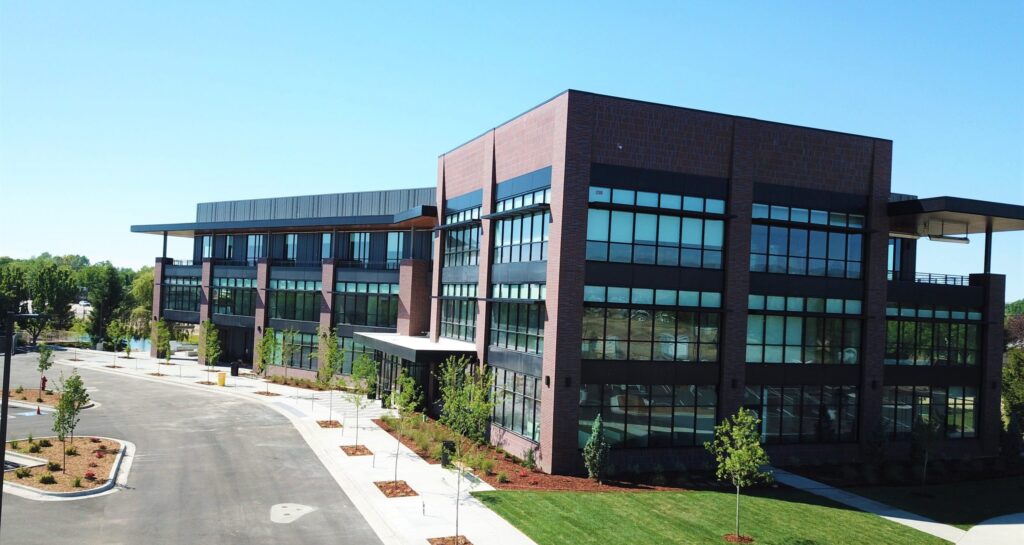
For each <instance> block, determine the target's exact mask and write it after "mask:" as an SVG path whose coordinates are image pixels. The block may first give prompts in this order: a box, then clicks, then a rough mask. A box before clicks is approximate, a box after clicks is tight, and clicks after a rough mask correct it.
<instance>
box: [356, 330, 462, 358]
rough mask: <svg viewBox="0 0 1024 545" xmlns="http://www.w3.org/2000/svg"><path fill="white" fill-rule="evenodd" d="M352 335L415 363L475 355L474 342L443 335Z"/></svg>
mask: <svg viewBox="0 0 1024 545" xmlns="http://www.w3.org/2000/svg"><path fill="white" fill-rule="evenodd" d="M352 336H353V338H354V340H355V341H356V342H360V343H362V344H363V345H364V346H367V347H369V348H372V349H374V350H380V351H381V352H384V353H386V354H390V355H393V356H398V357H400V358H402V359H405V360H409V361H414V362H417V363H440V362H442V361H444V360H446V359H447V358H448V357H449V356H475V355H476V345H475V344H473V343H471V342H466V341H457V340H455V339H446V338H444V337H441V338H439V339H438V340H437V342H434V341H431V340H430V338H429V337H413V336H410V335H401V334H398V333H369V332H354V333H353V334H352Z"/></svg>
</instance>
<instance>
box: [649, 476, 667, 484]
mask: <svg viewBox="0 0 1024 545" xmlns="http://www.w3.org/2000/svg"><path fill="white" fill-rule="evenodd" d="M651 484H652V485H654V486H667V485H668V477H667V476H666V475H665V474H664V473H655V474H654V475H651Z"/></svg>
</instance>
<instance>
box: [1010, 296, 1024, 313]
mask: <svg viewBox="0 0 1024 545" xmlns="http://www.w3.org/2000/svg"><path fill="white" fill-rule="evenodd" d="M1006 315H1007V316H1024V299H1018V300H1016V301H1014V302H1012V303H1006Z"/></svg>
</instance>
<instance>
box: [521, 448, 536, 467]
mask: <svg viewBox="0 0 1024 545" xmlns="http://www.w3.org/2000/svg"><path fill="white" fill-rule="evenodd" d="M523 467H525V468H526V469H529V470H531V471H532V470H534V469H536V468H537V459H536V457H535V455H534V453H533V449H532V448H529V449H527V450H526V457H525V458H523Z"/></svg>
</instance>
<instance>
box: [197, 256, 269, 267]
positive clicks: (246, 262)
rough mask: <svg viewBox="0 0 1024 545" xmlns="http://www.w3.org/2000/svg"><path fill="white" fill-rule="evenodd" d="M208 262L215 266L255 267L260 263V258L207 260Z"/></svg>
mask: <svg viewBox="0 0 1024 545" xmlns="http://www.w3.org/2000/svg"><path fill="white" fill-rule="evenodd" d="M206 261H210V262H212V263H213V264H214V265H227V266H231V267H255V266H256V263H258V262H259V258H255V257H254V258H252V259H234V258H230V259H229V258H213V259H207V260H206Z"/></svg>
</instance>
